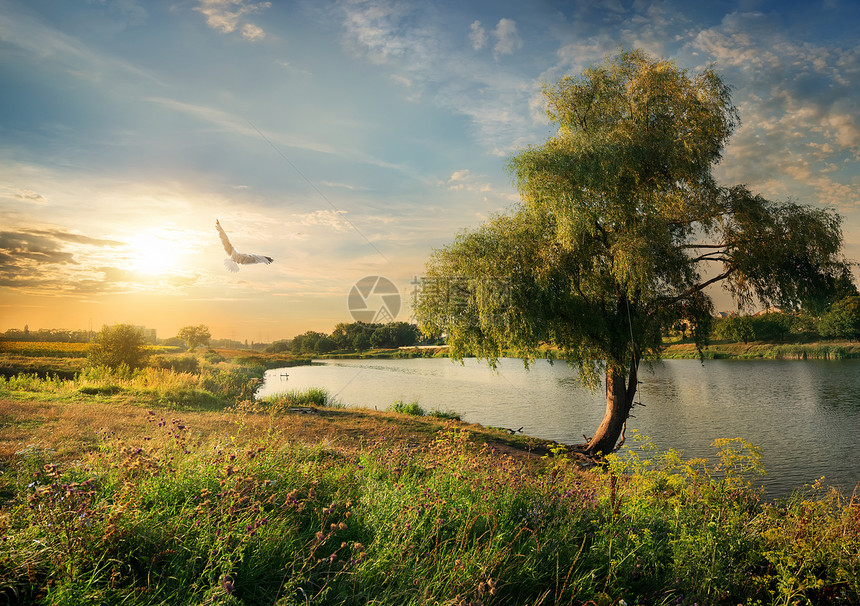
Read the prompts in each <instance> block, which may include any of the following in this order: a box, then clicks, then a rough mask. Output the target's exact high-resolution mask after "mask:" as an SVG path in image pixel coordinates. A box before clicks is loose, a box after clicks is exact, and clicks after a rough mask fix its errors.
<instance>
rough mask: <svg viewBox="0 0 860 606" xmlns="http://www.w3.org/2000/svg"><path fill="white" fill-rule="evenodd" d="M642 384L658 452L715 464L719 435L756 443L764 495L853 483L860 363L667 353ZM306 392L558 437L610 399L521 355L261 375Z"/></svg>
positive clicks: (568, 435)
mask: <svg viewBox="0 0 860 606" xmlns="http://www.w3.org/2000/svg"><path fill="white" fill-rule="evenodd" d="M284 373H287V374H288V375H289V376H288V378H284V377H282V376H281V375H283V374H284ZM640 380H641V381H642V384H641V386H640V393H639V398H640V399H641V403H642V404H643V406H641V407H640V406H637V407H635V408H634V410H633V415H635V416H634V418H632V419H630V421H628V424H627V425H628V429H635V430H637V431H638V432H639V433H640V434H641V435H645V436H648V437H649V438H650V439H651V440H652V441H653V442H654V444H655V445H656V446H657V447H658V448H660V449H663V450H667V449H670V448H674V449H678V450H680V451H682V453H683V455H684V456H685V457H687V458H692V457H706V458H711V459H712V460H713V458H714V455H715V450H714V449H713V447H712V446H711V444H712V443H713V441H714V440H715V439H717V438H734V437H740V438H743V439H745V440H747V441H748V442H750V443H752V444H754V445H755V446H758V447H759V448H761V449H762V452H763V461H764V465H765V469H766V472H767V475H766V476H765V477H764V478H762V480H761V483H762V485H763V486H764V488H765V491H766V494H767V496H769V497H771V498H775V497H781V496H785V495H787V494H789V493H790V492H791V491H792V490H794V489H795V488H801V487H803V486H804V485H806V484H811V483H812V482H814V481H815V480H816V479H818V478H821V477H822V476H824V478H825V483H826V484H830V485H835V486H839V487H840V488H842V489H843V490H847V491H848V492H849V493H850V492H851V490H852V489H853V488H854V486H855V485H857V484H858V483H860V454H858V447H860V360H843V361H781V360H758V361H749V360H744V361H728V360H706V361H705V362H704V363H702V362H699V361H698V360H666V361H663V362H660V363H657V364H655V365H654V366H653V368H651V369H650V370H647V369H644V368H643V372H642V373H641V377H640ZM309 387H322V388H325V389H327V390H328V392H329V393H330V394H331V395H332V396H334V397H335V398H336V400H337V401H338V402H340V403H342V404H344V405H347V406H360V407H366V408H371V409H372V408H376V409H379V410H384V409H386V408H388V407H389V406H391V404H393V403H394V402H395V401H397V400H402V401H404V402H412V401H417V402H418V403H419V404H420V406H421V407H422V408H423V409H424V410H425V411H427V412H430V411H433V410H441V411H449V410H451V411H454V412H457V413H459V414H460V415H461V417H462V419H463V420H464V421H468V422H472V423H480V424H481V425H485V426H488V425H492V426H496V427H505V428H511V429H519V428H520V427H522V428H523V430H522V431H523V433H525V434H527V435H531V436H535V437H539V438H546V439H550V440H555V441H558V442H561V443H565V444H573V443H581V442H582V441H583V439H582V436H583V434H588V435H591V434H592V433H593V432H594V430H595V429H596V428H597V425H598V424H599V423H600V419H601V417H602V415H603V410H604V406H605V400H604V397H603V393H602V390H601V391H599V392H597V393H591V392H590V391H588V390H587V389H584V388H582V387H580V386H579V385H578V383H577V382H576V380H575V378H574V373H573V371H572V370H571V369H570V368H569V367H568V366H567V364H566V363H564V362H559V361H556V362H555V363H553V364H550V363H548V362H547V361H545V360H538V361H537V362H536V363H535V364H534V365H533V366H532V367H531V368H530V369H529V370H526V369H525V368H524V367H523V364H522V362H521V361H520V360H518V359H503V360H501V362H500V364H499V367H498V372H494V371H492V370H490V369H489V368H488V367H487V366H486V364H483V363H481V362H478V361H476V360H474V359H467V360H465V361H464V364H462V365H461V364H460V363H458V362H452V361H451V360H448V359H444V358H417V359H402V360H375V359H374V360H328V361H325V362H321V363H315V364H314V365H312V366H299V367H294V368H288V369H276V370H271V371H268V372H267V373H266V378H265V383H264V385H263V387H262V388H261V389H260V391H259V392H258V394H257V395H258V397H263V396H266V395H271V394H274V393H277V392H279V391H288V390H304V389H307V388H309ZM628 434H629V431H628Z"/></svg>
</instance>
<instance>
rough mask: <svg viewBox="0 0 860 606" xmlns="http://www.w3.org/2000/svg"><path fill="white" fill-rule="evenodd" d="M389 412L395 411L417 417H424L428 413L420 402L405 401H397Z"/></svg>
mask: <svg viewBox="0 0 860 606" xmlns="http://www.w3.org/2000/svg"><path fill="white" fill-rule="evenodd" d="M389 410H393V411H394V412H399V413H400V414H404V415H412V416H415V417H423V416H424V415H425V414H427V413H426V412H424V409H423V408H421V406H419V405H418V402H404V401H403V400H397V401H396V402H395V403H394V404H392V405H391V407H390V408H389Z"/></svg>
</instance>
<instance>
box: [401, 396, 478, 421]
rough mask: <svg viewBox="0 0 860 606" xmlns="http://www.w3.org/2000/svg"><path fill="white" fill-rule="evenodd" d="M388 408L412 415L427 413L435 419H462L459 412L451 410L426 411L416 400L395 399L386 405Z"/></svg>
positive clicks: (424, 414)
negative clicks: (389, 404) (392, 402)
mask: <svg viewBox="0 0 860 606" xmlns="http://www.w3.org/2000/svg"><path fill="white" fill-rule="evenodd" d="M388 410H390V411H392V412H396V413H398V414H402V415H410V416H413V417H423V416H427V415H429V416H431V417H434V418H436V419H446V420H449V421H460V420H462V417H461V416H460V414H459V413H457V412H455V411H453V410H445V411H443V410H433V411H430V412H429V413H428V412H427V411H426V410H424V408H423V407H422V406H421V405H420V404H418V402H417V400H416V401H412V402H404V401H403V400H396V401H395V402H394V404H392V405H391V406H389V407H388Z"/></svg>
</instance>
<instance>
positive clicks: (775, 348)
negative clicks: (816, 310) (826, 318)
mask: <svg viewBox="0 0 860 606" xmlns="http://www.w3.org/2000/svg"><path fill="white" fill-rule="evenodd" d="M703 356H704V358H705V359H707V360H721V359H735V360H755V359H760V360H847V359H853V358H860V343H855V342H850V341H840V342H820V343H784V344H783V343H764V342H754V343H713V344H711V345H709V346H708V347H707V348H705V350H704V352H703ZM663 357H664V358H666V359H697V358H698V357H699V354H698V352H697V351H696V347H695V345H693V344H692V343H673V344H670V345H669V346H668V347H667V348H666V350H665V352H664V354H663Z"/></svg>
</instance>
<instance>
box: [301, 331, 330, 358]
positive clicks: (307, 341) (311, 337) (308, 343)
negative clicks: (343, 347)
mask: <svg viewBox="0 0 860 606" xmlns="http://www.w3.org/2000/svg"><path fill="white" fill-rule="evenodd" d="M328 338H329V337H328V335H327V334H325V333H322V332H317V331H315V330H309V331H307V332H304V333H302V334H300V335H296V336H295V337H293V340H292V343H291V344H290V349H291V350H292V352H293V353H297V354H301V353H304V354H314V353H320V352H319V343H320V340H322V339H328ZM323 347H328V344H325V345H323ZM335 347H336V346H335Z"/></svg>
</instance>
